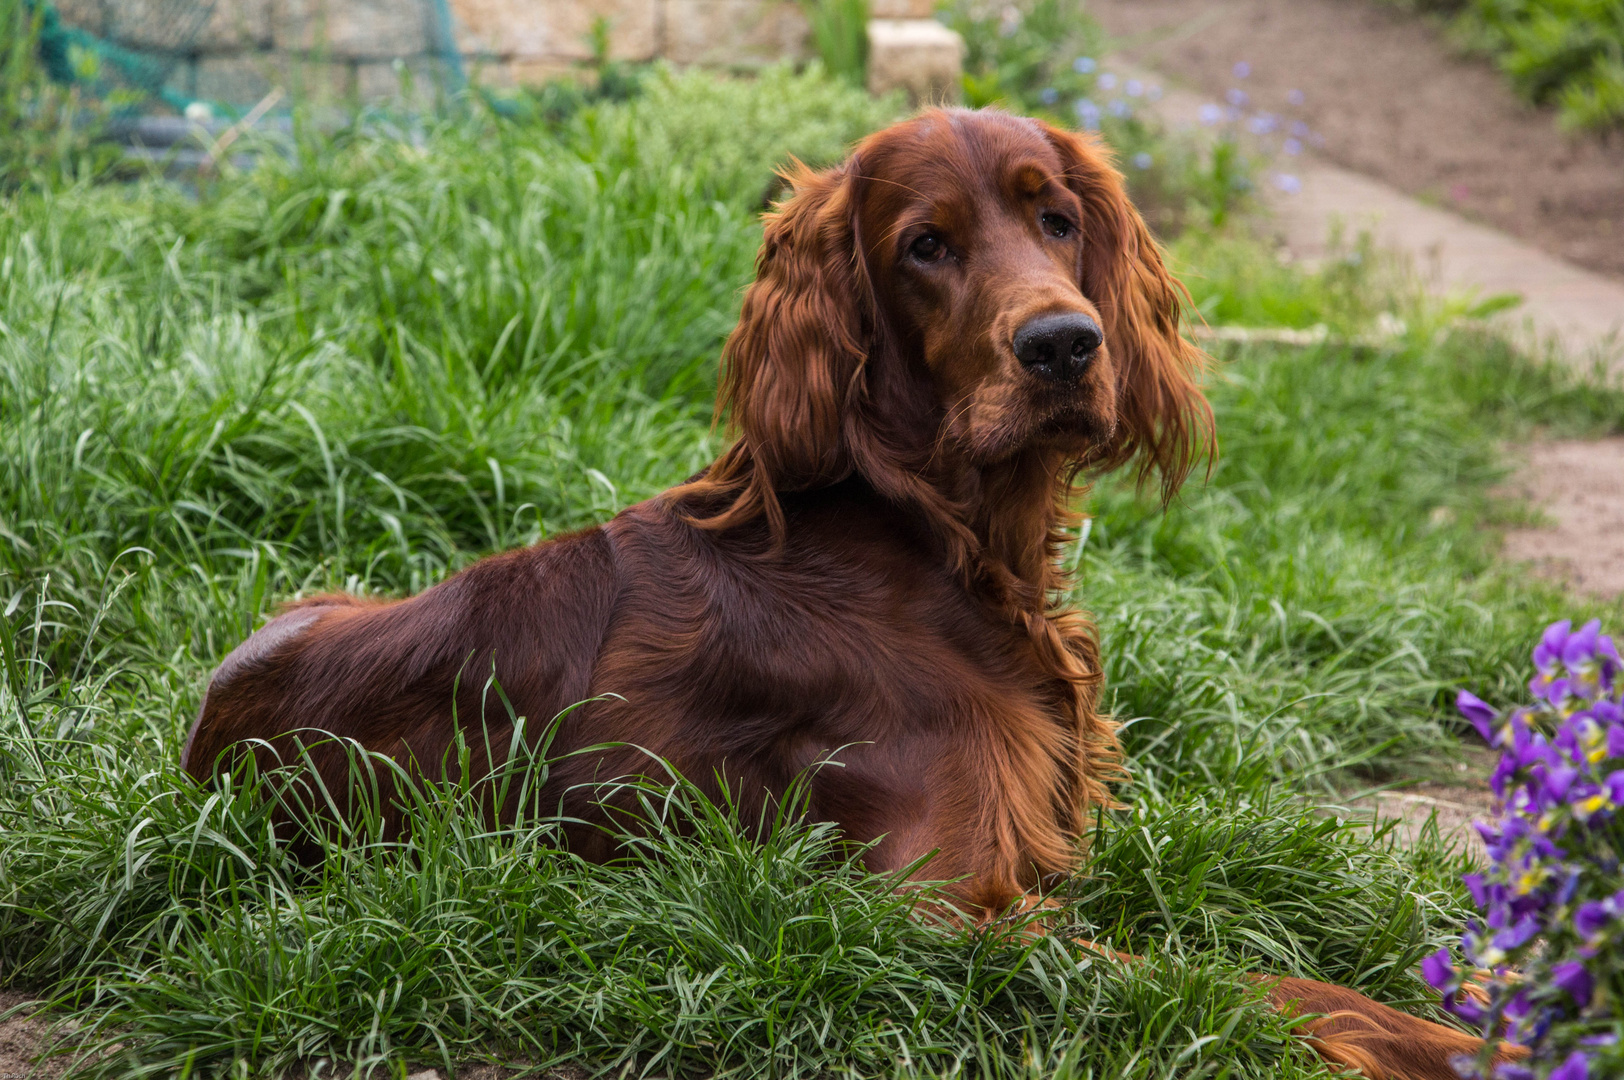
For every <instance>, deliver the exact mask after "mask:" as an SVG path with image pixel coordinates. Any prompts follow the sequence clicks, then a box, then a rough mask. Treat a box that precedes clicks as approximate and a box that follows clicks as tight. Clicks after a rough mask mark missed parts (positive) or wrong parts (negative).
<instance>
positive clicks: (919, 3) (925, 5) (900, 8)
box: [868, 0, 936, 19]
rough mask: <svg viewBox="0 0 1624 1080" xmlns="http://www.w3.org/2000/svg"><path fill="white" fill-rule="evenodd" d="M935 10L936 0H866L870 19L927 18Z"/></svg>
mask: <svg viewBox="0 0 1624 1080" xmlns="http://www.w3.org/2000/svg"><path fill="white" fill-rule="evenodd" d="M935 12H936V0H868V17H869V18H871V19H928V18H930V17H931V16H932V15H933V14H935Z"/></svg>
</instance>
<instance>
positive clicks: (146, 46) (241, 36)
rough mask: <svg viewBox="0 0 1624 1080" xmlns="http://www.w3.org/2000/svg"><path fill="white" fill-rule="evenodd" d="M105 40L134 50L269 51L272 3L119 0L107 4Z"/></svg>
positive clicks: (249, 0) (255, 0)
mask: <svg viewBox="0 0 1624 1080" xmlns="http://www.w3.org/2000/svg"><path fill="white" fill-rule="evenodd" d="M100 32H101V33H102V34H103V36H105V37H106V38H108V39H109V40H111V41H114V42H116V43H118V44H120V45H125V46H128V47H130V48H132V49H142V50H151V51H162V52H181V53H203V52H222V51H234V50H237V49H242V48H252V47H264V46H267V45H269V44H270V41H271V0H219V2H218V3H216V4H215V5H214V7H213V8H212V9H210V8H209V7H208V5H207V4H206V3H198V2H196V0H117V2H114V3H108V4H107V5H106V15H105V18H104V20H103V29H102V30H101V31H100Z"/></svg>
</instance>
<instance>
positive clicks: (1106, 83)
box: [1099, 71, 1117, 90]
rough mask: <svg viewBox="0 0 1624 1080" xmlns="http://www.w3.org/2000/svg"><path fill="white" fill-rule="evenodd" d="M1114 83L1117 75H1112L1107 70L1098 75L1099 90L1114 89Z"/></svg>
mask: <svg viewBox="0 0 1624 1080" xmlns="http://www.w3.org/2000/svg"><path fill="white" fill-rule="evenodd" d="M1116 84H1117V77H1116V76H1115V75H1112V74H1111V73H1110V72H1109V71H1107V72H1105V73H1104V74H1103V75H1101V76H1100V77H1099V87H1100V89H1101V90H1114V89H1116Z"/></svg>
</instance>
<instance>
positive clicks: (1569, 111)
mask: <svg viewBox="0 0 1624 1080" xmlns="http://www.w3.org/2000/svg"><path fill="white" fill-rule="evenodd" d="M1456 25H1457V27H1458V31H1459V33H1460V34H1461V36H1462V38H1463V39H1464V40H1465V41H1467V42H1468V43H1469V44H1470V45H1471V46H1472V47H1474V48H1477V49H1480V50H1482V51H1484V52H1486V53H1488V54H1490V55H1491V56H1493V57H1495V59H1496V62H1497V63H1499V65H1500V67H1501V69H1502V70H1503V71H1505V73H1506V74H1507V75H1508V76H1510V78H1511V81H1512V83H1513V85H1515V86H1516V87H1517V90H1518V91H1519V92H1520V93H1521V94H1522V95H1523V96H1524V97H1526V98H1528V100H1530V101H1533V102H1536V103H1538V104H1552V105H1555V106H1557V108H1558V109H1559V110H1560V117H1561V122H1562V125H1563V126H1564V127H1568V128H1575V129H1578V128H1596V129H1599V128H1606V127H1611V126H1614V125H1617V124H1619V123H1621V122H1624V0H1474V2H1473V3H1472V5H1471V6H1470V7H1469V8H1467V9H1466V11H1465V12H1463V13H1462V14H1461V16H1460V17H1459V19H1458V20H1457V23H1456Z"/></svg>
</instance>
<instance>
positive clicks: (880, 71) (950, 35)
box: [868, 19, 964, 104]
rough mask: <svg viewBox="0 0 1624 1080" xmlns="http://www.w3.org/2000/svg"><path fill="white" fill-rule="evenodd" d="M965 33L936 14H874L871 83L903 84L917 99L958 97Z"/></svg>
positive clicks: (884, 88)
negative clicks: (929, 16)
mask: <svg viewBox="0 0 1624 1080" xmlns="http://www.w3.org/2000/svg"><path fill="white" fill-rule="evenodd" d="M963 73H964V39H963V38H961V37H959V35H958V34H956V33H954V32H953V31H951V30H949V29H948V28H947V27H945V26H943V25H942V24H941V23H939V22H937V21H936V20H934V19H873V20H871V21H870V22H869V24H868V89H869V92H870V93H873V94H888V93H890V92H891V91H893V90H897V89H902V90H906V91H907V92H908V97H909V99H910V100H912V101H913V102H914V103H915V104H933V103H940V102H951V101H957V100H958V99H959V94H960V91H961V89H962V82H961V78H962V76H963Z"/></svg>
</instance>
